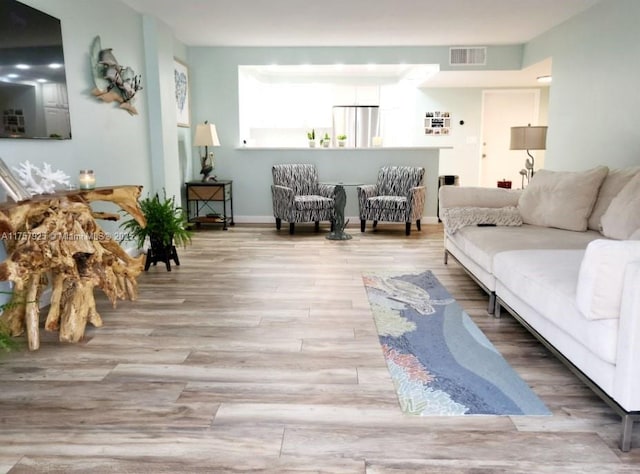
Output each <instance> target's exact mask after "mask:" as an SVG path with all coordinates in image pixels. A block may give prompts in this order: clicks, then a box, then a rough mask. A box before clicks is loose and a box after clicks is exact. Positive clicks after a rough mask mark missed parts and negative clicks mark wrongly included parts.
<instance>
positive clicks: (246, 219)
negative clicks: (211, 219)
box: [233, 216, 438, 225]
mask: <svg viewBox="0 0 640 474" xmlns="http://www.w3.org/2000/svg"><path fill="white" fill-rule="evenodd" d="M233 221H234V222H236V223H238V224H274V225H275V218H274V217H273V216H233ZM345 221H349V222H350V223H351V224H354V223H356V222H357V223H360V217H359V216H347V217H345ZM421 222H422V223H423V224H437V223H438V218H437V217H436V216H425V217H423V218H422V220H421Z"/></svg>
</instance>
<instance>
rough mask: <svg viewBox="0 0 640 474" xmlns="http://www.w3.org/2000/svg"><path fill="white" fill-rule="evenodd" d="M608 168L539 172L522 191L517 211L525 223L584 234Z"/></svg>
mask: <svg viewBox="0 0 640 474" xmlns="http://www.w3.org/2000/svg"><path fill="white" fill-rule="evenodd" d="M608 171H609V169H608V168H607V167H606V166H598V167H597V168H593V169H591V170H587V171H580V172H578V171H549V170H544V169H543V170H540V171H538V172H537V173H536V174H535V175H534V176H533V179H532V180H531V182H530V183H529V186H527V188H526V189H525V190H524V191H523V192H522V195H521V196H520V200H519V201H518V209H519V210H520V214H521V215H522V220H523V222H524V223H525V224H533V225H539V226H543V227H557V228H558V229H566V230H576V231H585V230H587V219H588V218H589V216H590V215H591V211H592V210H593V205H594V204H595V202H596V198H597V196H598V189H599V188H600V185H601V184H602V181H603V180H604V178H605V176H606V175H607V172H608Z"/></svg>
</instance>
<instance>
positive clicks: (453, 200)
mask: <svg viewBox="0 0 640 474" xmlns="http://www.w3.org/2000/svg"><path fill="white" fill-rule="evenodd" d="M439 193H440V196H439V198H440V216H441V217H442V220H443V223H444V226H445V263H446V262H447V257H448V255H452V256H453V257H455V259H456V260H458V261H459V262H460V264H461V265H462V266H463V267H464V268H465V269H466V270H467V271H468V272H469V274H470V275H471V276H472V277H473V278H474V279H475V280H476V281H477V282H478V283H479V284H480V285H481V286H482V287H483V288H484V289H485V290H486V291H487V292H488V293H489V295H490V298H489V312H490V313H493V314H495V315H496V316H499V315H500V308H501V307H505V308H506V309H507V310H508V311H509V312H510V313H511V314H513V315H514V316H515V317H516V318H517V319H518V320H519V321H520V322H521V323H522V324H523V325H524V326H525V327H527V329H529V330H530V331H531V332H532V333H533V334H534V335H535V336H536V337H538V339H540V340H541V342H543V343H544V344H545V345H547V347H549V348H550V349H551V350H552V351H553V352H554V353H555V354H556V355H557V356H558V357H560V358H561V359H562V360H563V361H564V362H566V363H568V365H569V367H570V368H571V369H572V370H573V371H574V373H576V374H577V375H578V376H579V377H580V378H581V379H582V380H583V381H584V382H585V383H587V384H588V385H589V386H590V387H591V388H592V389H593V390H594V391H595V392H596V393H597V394H598V395H600V396H601V397H602V398H603V399H604V400H605V401H606V402H607V403H608V404H609V405H610V406H611V407H612V408H614V410H616V412H617V413H618V414H620V415H621V416H622V419H623V429H622V438H621V443H620V448H621V449H622V450H623V451H628V450H629V449H630V447H631V431H632V427H633V423H634V421H640V167H638V168H628V169H621V170H608V169H607V168H606V167H598V168H594V169H592V170H587V171H584V172H553V171H547V170H541V171H539V172H538V173H537V174H536V175H535V176H534V177H533V179H532V180H531V183H530V184H529V186H528V187H527V188H526V189H525V190H524V191H521V190H517V191H512V190H506V189H499V188H495V189H493V188H478V187H466V188H465V187H455V186H443V187H441V188H440V191H439Z"/></svg>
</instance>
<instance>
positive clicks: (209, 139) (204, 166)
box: [193, 121, 220, 183]
mask: <svg viewBox="0 0 640 474" xmlns="http://www.w3.org/2000/svg"><path fill="white" fill-rule="evenodd" d="M193 146H197V147H201V146H203V147H204V155H201V156H200V167H201V169H200V174H201V175H202V182H203V183H204V182H205V181H207V179H211V180H213V181H215V180H216V177H215V176H212V177H209V175H210V174H211V172H212V171H213V168H214V166H215V161H214V158H213V151H211V152H209V147H210V146H211V147H214V146H220V140H218V132H217V131H216V126H215V125H213V124H212V123H209V122H208V121H205V122H204V123H202V124H199V125H198V126H197V127H196V136H195V138H194V139H193Z"/></svg>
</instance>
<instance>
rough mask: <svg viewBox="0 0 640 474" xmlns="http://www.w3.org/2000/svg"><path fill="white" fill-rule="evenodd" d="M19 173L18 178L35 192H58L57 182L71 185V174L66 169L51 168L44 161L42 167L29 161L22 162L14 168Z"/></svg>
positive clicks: (30, 190)
mask: <svg viewBox="0 0 640 474" xmlns="http://www.w3.org/2000/svg"><path fill="white" fill-rule="evenodd" d="M13 169H14V170H15V171H16V172H17V173H18V180H19V181H20V183H21V184H22V185H23V186H24V187H25V188H27V191H29V192H30V193H31V194H32V195H33V194H52V193H55V192H56V184H60V185H64V187H65V188H66V187H67V186H69V176H67V175H66V174H65V173H64V171H62V170H56V171H53V170H52V169H51V165H50V164H49V163H43V164H42V169H38V167H37V166H35V165H34V164H32V163H31V162H29V161H25V162H24V163H21V164H20V166H19V167H18V168H15V167H14V168H13Z"/></svg>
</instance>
